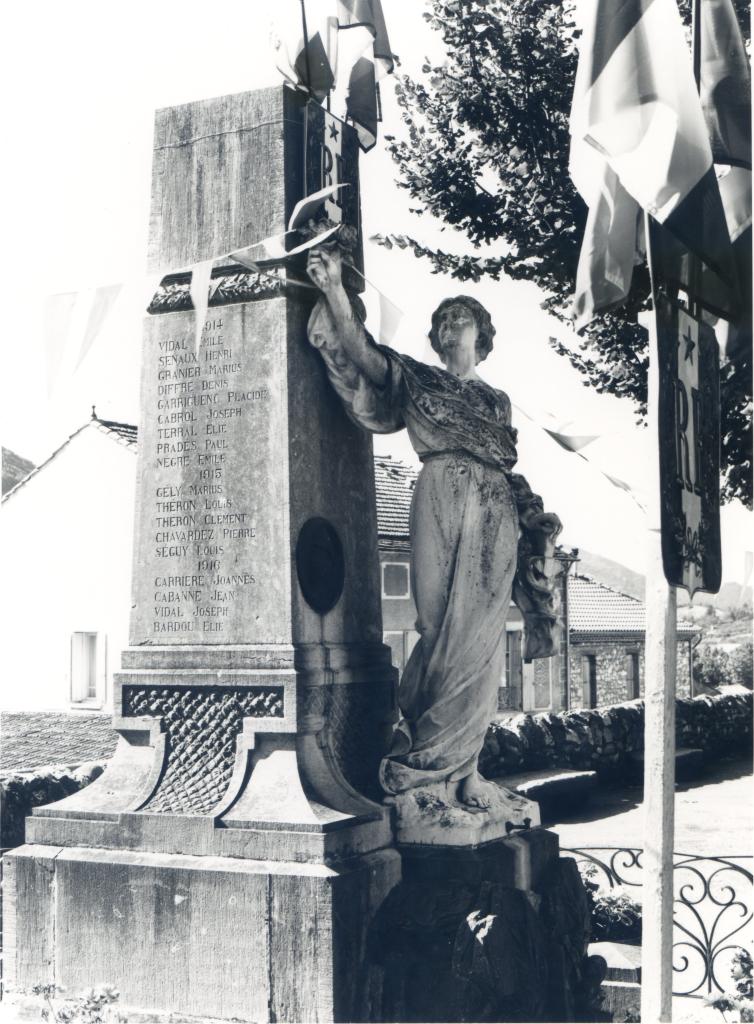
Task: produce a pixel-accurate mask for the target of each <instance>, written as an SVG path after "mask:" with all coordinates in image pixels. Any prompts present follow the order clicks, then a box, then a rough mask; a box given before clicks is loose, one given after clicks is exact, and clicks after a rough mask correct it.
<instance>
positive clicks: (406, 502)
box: [374, 455, 418, 540]
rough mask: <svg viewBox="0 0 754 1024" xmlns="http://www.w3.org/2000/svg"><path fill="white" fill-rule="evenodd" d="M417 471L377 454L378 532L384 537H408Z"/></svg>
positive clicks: (375, 477)
mask: <svg viewBox="0 0 754 1024" xmlns="http://www.w3.org/2000/svg"><path fill="white" fill-rule="evenodd" d="M417 475H418V474H417V471H416V470H415V469H412V467H411V466H407V465H405V464H404V463H403V462H399V461H398V460H397V459H391V458H390V456H389V455H375V457H374V485H375V490H376V492H377V532H378V533H379V535H380V536H381V537H390V538H394V539H398V538H402V539H405V540H408V523H409V518H410V512H411V498H412V495H413V493H414V486H415V485H416V477H417Z"/></svg>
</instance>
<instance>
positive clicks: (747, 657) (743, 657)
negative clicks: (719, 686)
mask: <svg viewBox="0 0 754 1024" xmlns="http://www.w3.org/2000/svg"><path fill="white" fill-rule="evenodd" d="M729 661H730V675H731V682H734V683H739V684H740V685H741V686H746V687H747V688H748V689H749V690H751V688H752V675H753V674H754V652H753V651H752V646H751V644H741V645H740V646H739V647H736V649H735V650H733V651H731V653H730V656H729Z"/></svg>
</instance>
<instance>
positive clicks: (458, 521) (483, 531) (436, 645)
mask: <svg viewBox="0 0 754 1024" xmlns="http://www.w3.org/2000/svg"><path fill="white" fill-rule="evenodd" d="M309 338H310V341H311V342H312V344H313V345H314V346H315V347H316V348H318V349H319V351H320V353H321V355H322V357H323V359H324V362H325V366H326V367H327V372H328V375H329V378H330V381H331V382H332V385H333V387H334V388H335V390H336V392H337V393H338V395H339V396H340V398H341V400H342V402H343V404H344V406H345V408H346V410H347V412H348V414H349V415H350V416H351V417H352V419H354V420H355V421H356V422H357V423H359V424H360V425H361V426H362V427H365V428H366V429H367V430H370V431H372V432H375V433H388V432H392V431H395V430H399V429H401V428H402V427H405V428H406V430H407V431H408V435H409V438H410V440H411V443H412V445H413V446H414V449H415V450H416V452H417V454H418V456H419V458H420V459H421V461H422V462H423V468H422V470H421V473H420V474H419V478H418V480H417V483H416V488H415V490H414V495H413V500H412V505H411V527H410V530H411V550H412V557H411V586H412V593H413V596H414V600H415V603H416V608H417V613H418V618H417V622H416V628H417V631H418V633H419V640H418V642H417V643H416V646H415V647H414V650H413V652H412V654H411V657H410V658H409V661H408V664H407V665H406V667H405V670H404V672H403V677H402V679H401V684H400V688H399V692H398V704H399V707H400V711H401V719H400V721H399V723H398V726H397V728H396V731H395V734H394V739H393V745H392V748H391V751H390V754H389V756H388V757H386V758H385V760H384V761H383V762H382V766H381V769H380V781H381V783H382V785H383V788H384V789H385V790H386V791H387V792H388V793H399V792H402V791H404V790H406V789H410V788H412V787H415V786H421V785H425V784H427V783H431V782H439V781H455V780H459V779H462V778H464V777H465V776H466V775H468V774H469V773H470V772H472V771H473V770H474V769H475V767H476V760H477V757H478V755H479V753H480V751H481V749H482V744H483V743H484V737H485V734H486V731H487V727H488V725H489V723H490V721H491V720H492V718H493V717H494V715H495V712H496V710H497V690H498V686H499V685H500V681H501V676H502V669H503V659H504V657H505V649H504V637H505V628H504V627H505V619H506V615H507V612H508V608H509V606H510V600H511V591H512V588H513V580H514V576H515V573H516V557H517V547H518V538H519V515H520V514H521V513H523V512H524V511H525V509H526V508H527V507H532V508H534V509H535V510H537V511H539V510H541V507H542V505H541V501H540V499H539V498H537V497H536V496H535V495H533V494H532V493H531V491H530V490H529V488H528V486H527V485H526V482H525V481H524V479H523V477H520V476H518V475H517V474H513V473H511V469H512V467H513V465H514V464H515V462H516V448H515V440H516V432H515V430H514V429H513V428H512V427H511V413H510V400H509V399H508V396H507V395H506V394H504V393H503V392H502V391H497V390H495V389H494V388H492V387H490V386H489V385H488V384H485V383H484V382H483V381H480V380H461V379H459V378H458V377H456V376H454V375H453V374H451V373H449V372H448V371H446V370H443V369H440V368H439V367H432V366H427V365H425V364H423V363H419V362H416V360H414V359H410V358H409V357H408V356H404V355H400V354H399V353H397V352H394V351H393V350H392V349H389V348H385V347H380V351H381V352H382V353H383V354H384V355H385V357H386V359H387V363H388V375H387V379H386V381H385V384H384V386H383V387H381V388H378V387H375V386H374V385H373V384H371V383H370V382H369V381H368V380H367V379H366V377H365V376H364V375H363V374H362V373H360V372H359V370H358V369H357V368H356V367H355V366H354V365H353V363H351V362H350V360H349V359H348V357H347V356H346V354H345V353H344V352H343V350H342V347H341V345H340V343H339V341H338V338H337V334H336V332H335V330H334V326H333V324H332V321H331V319H330V316H329V313H328V310H327V307H325V305H324V303H323V302H322V301H321V300H320V302H319V303H318V305H317V306H316V307H315V310H314V312H313V313H312V317H311V320H310V322H309Z"/></svg>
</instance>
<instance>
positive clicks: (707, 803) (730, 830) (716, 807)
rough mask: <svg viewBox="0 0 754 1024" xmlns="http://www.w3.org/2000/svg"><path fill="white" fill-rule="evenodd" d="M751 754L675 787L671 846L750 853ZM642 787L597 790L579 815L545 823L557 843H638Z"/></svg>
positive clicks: (753, 840) (753, 822)
mask: <svg viewBox="0 0 754 1024" xmlns="http://www.w3.org/2000/svg"><path fill="white" fill-rule="evenodd" d="M751 770H752V764H751V759H750V758H745V757H739V758H735V759H730V760H725V761H721V762H720V763H719V764H718V765H717V766H715V767H714V768H711V769H709V768H708V769H707V771H706V772H705V775H704V777H703V778H701V779H699V780H698V781H696V782H693V783H683V784H682V785H679V786H677V787H676V798H675V842H674V844H673V845H674V848H675V849H676V850H678V851H680V852H683V853H692V854H704V855H710V854H751V853H753V852H754V802H753V801H752V796H754V787H753V786H752V774H751ZM641 799H642V794H641V789H640V788H639V787H637V786H630V787H629V786H626V787H623V788H604V789H600V790H598V791H597V792H596V793H595V794H594V796H593V797H592V799H591V802H590V803H589V804H588V805H587V807H586V808H585V810H584V812H583V813H582V814H580V815H579V816H578V817H573V818H569V819H568V820H563V821H559V822H555V823H554V824H552V825H550V826H549V827H550V828H552V829H553V830H554V831H555V832H557V833H558V835H559V836H560V844H561V846H570V847H573V846H642V845H643V843H642V806H641Z"/></svg>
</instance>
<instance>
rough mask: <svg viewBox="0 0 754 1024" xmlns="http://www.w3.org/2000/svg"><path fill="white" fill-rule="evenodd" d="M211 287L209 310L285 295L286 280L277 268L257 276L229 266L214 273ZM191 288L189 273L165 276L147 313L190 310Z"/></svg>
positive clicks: (282, 272) (191, 307) (250, 271)
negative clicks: (235, 303)
mask: <svg viewBox="0 0 754 1024" xmlns="http://www.w3.org/2000/svg"><path fill="white" fill-rule="evenodd" d="M218 282H219V283H218ZM212 284H213V286H215V285H216V287H215V288H214V291H213V293H212V295H211V296H210V300H209V305H210V307H212V306H227V305H229V304H230V303H234V302H254V301H258V300H260V299H271V298H274V297H275V296H276V295H282V294H283V293H284V291H285V287H286V279H285V273H284V271H282V270H279V269H274V270H269V271H264V272H263V273H256V272H255V271H253V270H243V269H241V268H240V267H237V266H232V267H219V268H216V269H215V270H213V272H212ZM190 288H191V274H170V275H169V276H168V277H164V278H163V279H162V281H161V282H160V286H159V288H158V289H157V291H156V292H155V294H154V296H153V298H152V301H151V302H150V304H149V307H148V308H147V312H148V313H150V314H152V315H155V314H159V313H181V312H184V311H187V310H191V309H193V308H194V306H193V303H192V302H191V292H190Z"/></svg>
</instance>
